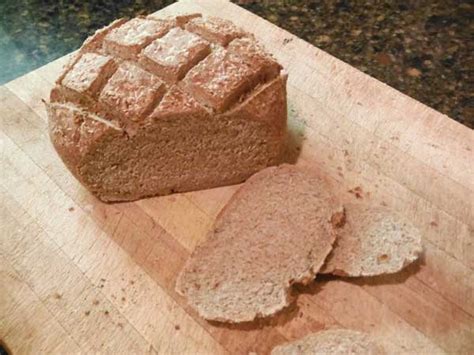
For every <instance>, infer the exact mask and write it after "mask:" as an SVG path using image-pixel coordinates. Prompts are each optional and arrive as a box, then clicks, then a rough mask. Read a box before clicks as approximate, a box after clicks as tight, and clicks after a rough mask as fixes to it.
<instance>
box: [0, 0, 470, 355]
mask: <svg viewBox="0 0 474 355" xmlns="http://www.w3.org/2000/svg"><path fill="white" fill-rule="evenodd" d="M184 12H201V13H203V14H206V15H218V16H221V17H224V18H228V19H230V20H232V21H234V22H235V23H236V24H238V25H240V26H241V27H243V28H244V29H246V30H248V31H250V32H253V33H255V35H256V36H257V38H258V39H259V40H260V41H261V42H262V43H263V44H264V45H265V46H266V48H267V49H268V50H269V51H271V52H272V53H273V54H274V55H275V56H276V57H277V59H278V60H279V61H280V63H282V64H283V65H284V67H285V69H286V70H287V71H288V73H289V82H288V102H289V127H290V131H291V132H292V135H293V139H292V142H293V143H292V145H293V148H294V149H295V151H294V153H295V154H299V156H298V161H297V164H311V165H313V166H315V167H318V169H319V170H320V172H321V173H323V174H325V175H326V176H328V177H330V178H331V179H333V180H334V181H336V182H337V184H338V186H339V187H340V191H339V193H340V194H341V195H342V196H343V198H344V199H346V200H347V201H351V200H354V199H357V198H358V197H356V196H355V195H354V194H353V193H351V192H349V190H351V189H354V188H355V187H360V189H361V190H362V193H361V196H360V198H361V199H362V200H367V201H371V202H372V203H374V204H377V203H380V204H386V205H388V206H390V207H392V208H393V209H395V210H397V211H399V212H400V213H402V214H404V215H406V216H407V217H408V218H409V219H410V220H412V221H413V223H414V224H415V225H417V226H418V227H419V228H420V229H421V231H422V232H423V237H424V240H423V244H424V255H423V258H422V260H421V262H419V263H416V264H414V265H412V266H410V267H408V268H407V269H406V270H404V271H403V272H401V273H399V274H397V275H392V276H384V277H376V278H370V279H354V280H347V279H337V278H330V279H328V278H321V279H320V281H318V280H317V281H316V282H314V283H313V284H312V285H311V286H309V287H306V288H304V289H302V290H300V294H299V297H298V299H297V301H296V304H295V306H294V307H291V309H289V310H288V311H287V312H284V313H283V314H281V315H279V316H278V317H276V318H275V319H273V320H272V321H271V322H266V323H265V322H264V323H261V324H256V325H246V326H244V327H242V326H233V327H229V326H223V325H219V324H211V323H208V322H206V321H204V320H202V319H200V318H199V317H198V316H197V314H196V313H195V312H194V311H193V310H192V309H190V308H189V307H188V306H187V305H186V302H185V300H184V299H183V298H182V297H180V296H179V295H178V294H177V293H176V292H175V291H174V283H175V280H176V277H177V274H178V272H179V270H180V268H181V267H182V265H183V263H184V262H185V260H186V258H187V257H188V256H189V255H190V253H191V252H192V250H193V249H194V248H195V247H196V245H197V244H198V243H200V242H201V241H202V240H203V238H204V237H205V234H206V231H207V230H208V229H209V228H210V226H211V224H212V223H213V220H214V218H215V216H216V214H217V213H218V212H219V210H220V209H221V208H222V206H223V205H224V204H225V203H226V201H228V199H229V198H230V196H231V195H232V194H233V192H234V191H235V190H236V189H237V186H230V187H223V188H217V189H213V190H207V191H197V192H191V193H185V194H175V195H172V196H167V197H160V198H151V199H146V200H141V201H138V202H134V203H122V204H112V205H106V204H103V203H101V202H100V201H98V200H97V199H95V198H94V197H92V196H91V195H90V194H89V193H88V192H87V191H86V190H85V189H84V188H83V187H81V186H80V185H79V183H78V182H77V181H76V180H75V179H74V178H73V177H72V175H71V174H70V173H69V172H68V171H67V170H66V168H65V167H64V165H63V164H62V163H61V161H60V159H59V157H58V156H57V154H56V153H55V151H54V149H53V147H52V145H51V143H50V141H49V139H48V135H47V116H46V112H45V108H44V105H43V103H42V102H41V99H43V98H44V99H46V98H48V95H49V91H50V90H51V88H52V85H53V81H54V80H55V79H56V77H57V76H58V75H59V72H60V70H61V68H62V66H63V65H64V63H65V61H66V58H61V59H59V60H57V61H55V62H52V63H51V64H48V65H46V66H45V67H42V68H40V69H38V70H35V71H34V72H31V73H30V74H27V75H25V76H23V77H21V78H18V79H16V80H14V81H12V82H10V83H8V84H6V85H4V86H2V87H0V149H1V168H0V199H1V200H0V201H1V203H0V253H1V254H0V258H1V262H0V275H1V276H0V277H1V278H0V281H1V287H2V289H1V291H0V338H1V340H2V342H3V343H4V344H6V346H7V347H8V348H9V349H10V350H12V351H13V353H14V354H23V353H31V354H32V353H35V354H38V353H44V354H53V353H58V354H65V353H78V352H83V353H86V352H103V353H114V354H117V353H128V354H141V353H160V354H171V353H177V354H178V353H179V354H224V353H232V354H234V353H239V354H240V353H241V354H247V353H249V352H256V353H258V354H265V353H268V351H269V350H270V349H271V348H272V347H273V346H275V345H277V344H280V343H282V342H284V341H287V340H292V339H295V338H298V337H301V336H304V335H306V334H308V333H309V332H313V331H318V330H322V329H325V328H332V327H344V328H351V329H357V330H362V331H367V332H369V333H370V334H372V335H373V336H375V337H377V338H378V339H379V340H380V341H381V342H382V343H383V345H384V346H385V348H386V350H387V351H388V352H389V353H397V354H400V353H412V354H438V353H453V354H469V353H470V354H473V353H474V294H473V289H474V274H473V271H474V232H473V231H474V132H473V131H472V130H470V129H468V128H466V127H464V126H462V125H460V124H458V123H457V122H455V121H453V120H451V119H449V118H448V117H446V116H444V115H442V114H440V113H438V112H436V111H434V110H432V109H430V108H429V107H426V106H424V105H422V104H420V103H419V102H417V101H415V100H413V99H411V98H409V97H407V96H405V95H403V94H401V93H399V92H397V91H396V90H394V89H392V88H390V87H388V86H386V85H384V84H383V83H381V82H379V81H377V80H375V79H373V78H371V77H369V76H367V75H365V74H363V73H361V72H359V71H357V70H356V69H354V68H352V67H351V66H349V65H347V64H345V63H343V62H341V61H339V60H338V59H336V58H334V57H332V56H330V55H329V54H327V53H325V52H323V51H321V50H319V49H317V48H315V47H313V46H311V45H309V44H308V43H306V42H304V41H302V40H300V39H298V38H297V37H295V36H293V35H291V34H289V33H288V32H286V31H284V30H282V29H280V28H278V27H276V26H274V25H272V24H270V23H268V22H266V21H265V20H263V19H261V18H259V17H257V16H255V15H253V14H251V13H249V12H247V11H245V10H243V9H241V8H239V7H238V6H236V5H233V4H231V3H228V2H225V1H192V2H191V1H182V2H179V3H176V4H174V5H172V6H170V7H168V8H166V9H163V10H162V11H160V14H163V16H165V15H172V14H177V13H184Z"/></svg>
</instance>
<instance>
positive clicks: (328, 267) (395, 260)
mask: <svg viewBox="0 0 474 355" xmlns="http://www.w3.org/2000/svg"><path fill="white" fill-rule="evenodd" d="M421 252H422V246H421V234H420V231H419V230H418V229H417V228H416V227H414V226H413V225H412V224H411V223H410V222H409V221H408V220H406V219H405V218H403V217H402V216H400V215H398V214H396V213H395V212H393V211H391V210H389V209H388V208H386V207H381V206H380V207H379V206H369V205H366V204H354V203H353V204H347V205H345V224H344V227H343V228H341V230H340V232H339V233H338V239H337V240H336V243H335V244H334V249H333V251H332V252H331V254H330V255H329V257H328V259H327V260H326V263H325V265H324V266H323V268H322V270H321V273H332V274H335V275H339V276H374V275H380V274H391V273H395V272H398V271H400V270H401V269H402V268H403V267H405V266H406V265H408V264H410V263H411V262H413V261H415V260H416V259H417V258H418V257H419V255H420V254H421Z"/></svg>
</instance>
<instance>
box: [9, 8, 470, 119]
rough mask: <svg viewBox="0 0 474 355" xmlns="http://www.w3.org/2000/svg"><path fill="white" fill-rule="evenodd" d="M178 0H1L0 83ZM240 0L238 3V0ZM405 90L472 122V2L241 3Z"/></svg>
mask: <svg viewBox="0 0 474 355" xmlns="http://www.w3.org/2000/svg"><path fill="white" fill-rule="evenodd" d="M172 2H174V1H151V0H137V1H131V0H130V1H123V0H118V1H110V0H103V1H98V0H97V1H85V2H82V1H64V2H58V1H53V0H41V1H40V0H1V1H0V84H1V83H4V82H6V81H9V80H11V79H14V78H15V77H17V76H19V75H21V74H24V73H26V72H28V71H31V70H33V69H35V68H37V67H39V66H41V65H43V64H46V63H48V62H50V61H52V60H54V59H56V58H58V57H60V56H62V55H64V54H66V53H69V52H70V51H72V50H74V49H76V48H78V47H79V46H80V45H81V43H82V42H83V41H84V39H85V38H86V37H87V36H88V35H89V34H91V33H93V32H94V31H95V30H96V29H97V28H100V27H102V26H104V25H106V24H108V23H110V22H111V21H112V20H113V19H115V18H117V17H122V16H130V17H131V16H136V15H139V14H146V13H149V12H153V11H156V10H159V9H160V8H161V7H164V6H166V5H169V4H170V3H172ZM237 2H238V1H237ZM240 4H241V5H242V6H243V7H245V8H246V9H248V10H250V11H252V12H254V13H256V14H258V15H260V16H262V17H264V18H266V19H267V20H269V21H271V22H273V23H275V24H277V25H278V26H280V27H282V28H285V29H286V30H288V31H290V32H292V33H294V34H296V35H298V36H299V37H301V38H303V39H304V40H306V41H308V42H310V43H312V44H314V45H315V46H317V47H319V48H321V49H323V50H325V51H327V52H329V53H331V54H332V55H334V56H336V57H337V58H339V59H341V60H343V61H345V62H347V63H349V64H351V65H352V66H354V67H356V68H358V69H360V70H362V71H364V72H366V73H367V74H369V75H371V76H373V77H375V78H377V79H379V80H381V81H383V82H385V83H387V84H388V85H390V86H392V87H394V88H396V89H397V90H400V91H402V92H404V93H405V94H407V95H409V96H411V97H413V98H415V99H417V100H419V101H421V102H423V103H425V104H427V105H428V106H431V107H433V108H435V109H436V110H438V111H440V112H443V113H445V114H447V115H449V116H450V117H452V118H453V119H455V120H457V121H459V122H461V123H463V124H465V125H467V126H469V127H471V128H472V127H474V98H473V92H474V88H473V86H472V83H471V82H470V78H469V75H470V74H471V72H472V69H473V60H472V53H474V48H473V47H474V45H473V41H472V40H470V34H471V33H472V31H473V26H472V21H470V14H472V13H473V11H474V5H472V4H471V2H469V1H454V0H444V1H443V0H438V1H435V0H431V1H430V0H408V1H388V0H387V1H382V0H381V1H363V0H360V1H346V0H341V1H281V0H277V1H258V2H257V1H240Z"/></svg>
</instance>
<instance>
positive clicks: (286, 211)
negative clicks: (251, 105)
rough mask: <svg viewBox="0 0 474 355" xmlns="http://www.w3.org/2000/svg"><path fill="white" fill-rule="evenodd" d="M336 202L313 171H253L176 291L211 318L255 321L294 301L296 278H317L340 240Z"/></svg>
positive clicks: (284, 167)
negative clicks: (335, 223) (336, 228)
mask: <svg viewBox="0 0 474 355" xmlns="http://www.w3.org/2000/svg"><path fill="white" fill-rule="evenodd" d="M337 209H338V204H337V201H335V200H334V198H333V197H332V196H331V194H330V192H329V189H328V186H327V183H326V182H325V181H323V180H321V179H320V178H318V177H317V176H315V175H313V174H312V173H311V172H309V171H307V170H306V169H302V168H298V167H296V166H293V165H287V164H284V165H281V166H278V167H271V168H267V169H264V170H262V171H261V172H259V173H257V174H255V175H253V176H252V177H251V178H250V179H248V180H247V182H246V183H245V184H244V185H243V186H242V187H241V188H240V189H239V190H238V191H237V192H236V194H235V195H234V196H233V197H232V199H231V201H230V202H229V203H228V204H227V205H226V206H225V208H224V209H223V211H221V213H220V214H219V216H218V217H217V220H216V222H215V224H214V226H213V228H212V230H211V231H210V232H209V235H208V237H207V240H206V241H205V242H204V243H203V244H202V245H200V246H198V247H197V248H196V250H195V251H194V253H193V254H192V256H191V258H190V259H189V260H188V262H187V263H186V265H185V267H184V269H183V270H182V272H181V274H180V275H179V277H178V280H177V285H176V289H177V291H178V292H179V293H180V294H182V295H184V296H185V297H187V299H188V302H189V304H190V305H191V306H192V307H193V308H195V309H196V310H197V311H198V313H199V314H200V315H201V316H202V317H204V318H206V319H209V320H216V321H225V322H244V321H252V320H254V319H255V318H257V317H265V316H270V315H273V314H275V313H276V312H278V311H280V310H281V309H283V308H284V307H286V306H288V304H289V303H290V296H289V289H290V286H291V285H292V284H293V283H303V284H304V283H308V282H310V281H312V280H313V279H314V277H315V275H316V273H317V272H318V270H319V268H320V267H321V265H322V264H323V262H324V259H325V258H326V256H327V255H328V254H329V252H330V250H331V248H332V244H333V242H334V240H335V237H336V235H335V231H334V230H333V228H332V224H331V222H330V220H331V215H332V212H333V211H337Z"/></svg>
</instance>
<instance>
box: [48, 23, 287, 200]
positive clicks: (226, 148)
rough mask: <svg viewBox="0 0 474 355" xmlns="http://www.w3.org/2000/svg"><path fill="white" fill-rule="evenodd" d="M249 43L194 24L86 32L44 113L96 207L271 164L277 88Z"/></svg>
mask: <svg viewBox="0 0 474 355" xmlns="http://www.w3.org/2000/svg"><path fill="white" fill-rule="evenodd" d="M280 70H281V66H280V65H279V64H278V63H277V62H276V61H275V60H274V59H273V58H272V57H271V56H270V55H269V54H268V53H266V52H265V50H264V49H263V48H262V47H260V46H259V45H258V44H257V43H256V41H255V40H254V38H253V36H252V35H251V34H249V33H246V32H244V31H243V30H241V29H239V28H238V27H236V26H234V25H233V24H232V23H231V22H229V21H226V20H222V19H217V18H203V17H201V16H200V15H199V14H191V15H188V16H178V17H177V18H167V19H160V18H158V17H157V16H149V17H148V18H143V17H138V18H135V19H132V20H130V21H126V20H123V19H122V20H117V21H115V22H113V23H112V24H111V25H110V26H108V27H106V28H104V29H102V30H100V31H98V32H96V34H95V35H93V36H92V37H91V38H89V39H88V40H87V41H86V42H85V43H84V45H83V46H82V48H81V49H80V50H79V51H78V54H77V55H75V56H74V57H73V58H72V60H71V62H70V63H69V64H68V65H67V66H66V67H65V69H64V72H63V73H62V74H61V75H60V77H59V78H58V80H57V83H56V86H55V87H54V88H53V90H52V92H51V97H50V102H49V103H48V104H47V109H48V116H49V131H50V137H51V140H52V142H53V145H54V147H55V148H56V150H57V152H58V153H59V155H60V156H61V158H62V160H63V161H64V163H65V164H66V166H67V167H68V168H69V170H70V171H71V172H72V173H73V175H74V176H75V177H76V178H77V179H78V180H79V181H81V182H82V184H83V185H85V186H86V187H87V188H88V189H89V190H90V191H91V192H92V193H93V194H95V195H96V196H98V197H99V198H100V199H102V200H104V201H123V200H134V199H139V198H142V197H146V196H153V195H163V194H169V193H172V192H178V191H189V190H196V189H205V188H210V187H215V186H219V185H227V184H235V183H239V182H242V181H244V180H245V179H247V178H248V177H249V176H250V175H252V174H253V173H255V172H257V171H259V170H261V169H263V168H265V167H267V166H270V165H275V164H278V163H279V162H280V158H281V153H282V151H283V148H284V141H285V135H286V117H287V111H286V76H285V75H283V74H281V73H280Z"/></svg>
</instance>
